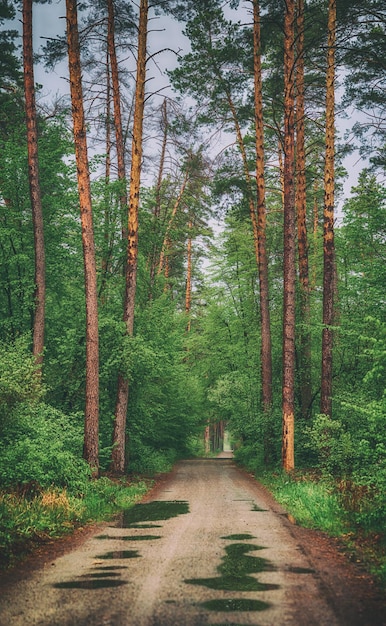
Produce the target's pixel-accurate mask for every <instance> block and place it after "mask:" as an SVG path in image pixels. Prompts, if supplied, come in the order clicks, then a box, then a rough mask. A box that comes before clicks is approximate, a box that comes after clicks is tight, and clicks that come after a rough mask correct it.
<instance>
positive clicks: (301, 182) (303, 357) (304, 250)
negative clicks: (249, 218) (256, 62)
mask: <svg viewBox="0 0 386 626" xmlns="http://www.w3.org/2000/svg"><path fill="white" fill-rule="evenodd" d="M297 9H298V11H297V51H296V52H297V55H296V58H297V65H296V208H297V224H298V258H299V283H300V315H301V320H302V325H301V328H302V330H301V333H300V371H301V378H300V397H301V413H302V417H303V418H305V419H307V418H308V417H309V416H310V408H311V402H312V388H311V333H310V321H311V320H310V317H311V312H310V282H309V268H308V237H307V203H306V154H305V130H304V120H305V107H304V0H297Z"/></svg>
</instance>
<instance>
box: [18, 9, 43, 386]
mask: <svg viewBox="0 0 386 626" xmlns="http://www.w3.org/2000/svg"><path fill="white" fill-rule="evenodd" d="M23 67H24V94H25V110H26V126H27V148H28V177H29V188H30V197H31V209H32V221H33V231H34V249H35V294H34V301H35V310H34V323H33V355H34V357H35V362H36V365H37V367H38V369H37V373H38V374H39V375H41V373H42V365H43V350H44V324H45V300H46V295H45V294H46V278H45V273H46V269H45V267H46V264H45V249H44V228H43V210H42V202H41V193H40V183H39V157H38V132H37V121H36V102H35V80H34V67H33V44H32V0H23Z"/></svg>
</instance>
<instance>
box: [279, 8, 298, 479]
mask: <svg viewBox="0 0 386 626" xmlns="http://www.w3.org/2000/svg"><path fill="white" fill-rule="evenodd" d="M294 30H295V0H287V1H286V9H285V18H284V302H283V392H282V407H283V440H282V462H283V468H284V470H285V471H287V472H289V471H291V470H293V469H294V467H295V450H294V428H295V401H294V400H295V399H294V384H295V278H296V270H295V245H296V244H295V185H294V161H295V129H294V103H295V102H294V101H295V98H294V71H295V50H294V45H295V43H294V41H295V32H294Z"/></svg>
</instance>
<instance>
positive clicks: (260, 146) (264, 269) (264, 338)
mask: <svg viewBox="0 0 386 626" xmlns="http://www.w3.org/2000/svg"><path fill="white" fill-rule="evenodd" d="M253 24H254V29H253V33H254V37H253V42H254V45H253V49H254V55H253V58H254V97H255V127H256V128H255V132H256V187H257V226H258V228H257V238H258V255H257V261H258V267H259V283H260V321H261V378H262V395H263V407H264V411H265V412H266V413H269V411H270V410H271V408H272V344H271V321H270V312H269V287H268V257H267V246H266V223H267V216H266V207H265V175H264V166H265V155H264V125H263V94H262V76H261V55H260V7H259V2H258V0H253Z"/></svg>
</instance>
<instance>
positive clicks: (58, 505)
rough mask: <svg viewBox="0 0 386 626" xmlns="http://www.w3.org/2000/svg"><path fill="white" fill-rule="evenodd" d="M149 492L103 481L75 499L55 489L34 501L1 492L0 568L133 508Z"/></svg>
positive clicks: (137, 485)
mask: <svg viewBox="0 0 386 626" xmlns="http://www.w3.org/2000/svg"><path fill="white" fill-rule="evenodd" d="M147 489H148V485H146V484H145V483H144V482H137V483H134V484H131V485H126V484H124V483H123V482H118V483H117V482H113V481H111V480H109V479H108V478H101V479H100V480H97V481H90V482H89V483H88V485H87V486H86V488H85V491H84V493H82V494H78V495H76V496H75V495H71V494H69V493H68V492H67V490H66V489H54V488H52V489H46V490H44V491H41V492H40V493H37V494H34V495H33V496H32V497H26V496H25V495H21V494H18V493H5V492H2V493H1V492H0V567H2V568H5V567H8V566H10V565H12V564H13V563H14V562H15V561H17V560H18V558H20V557H22V556H24V555H25V554H26V553H28V552H29V551H30V550H31V549H32V548H33V547H35V546H36V545H38V544H41V543H44V542H46V541H48V540H50V539H53V538H56V537H60V536H62V535H64V534H66V533H69V532H71V531H73V530H74V529H75V528H76V527H79V526H82V525H83V524H86V523H88V522H91V521H100V520H103V519H107V518H109V517H111V516H113V515H114V513H116V512H118V511H120V510H122V509H123V508H129V507H130V506H133V504H135V502H137V501H138V499H140V497H141V496H143V494H144V493H145V492H146V491H147Z"/></svg>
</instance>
